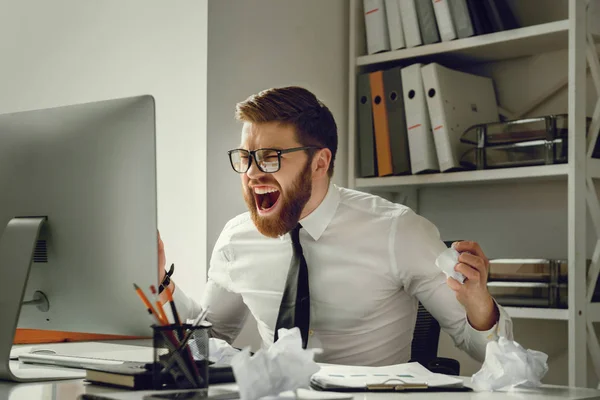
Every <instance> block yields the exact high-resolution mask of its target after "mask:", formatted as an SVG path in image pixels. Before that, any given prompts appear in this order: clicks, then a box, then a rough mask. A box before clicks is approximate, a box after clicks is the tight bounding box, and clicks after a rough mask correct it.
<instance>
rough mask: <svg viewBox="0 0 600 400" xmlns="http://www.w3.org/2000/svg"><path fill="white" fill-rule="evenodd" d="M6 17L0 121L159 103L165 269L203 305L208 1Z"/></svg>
mask: <svg viewBox="0 0 600 400" xmlns="http://www.w3.org/2000/svg"><path fill="white" fill-rule="evenodd" d="M0 9H1V10H2V12H0V54H1V60H2V62H0V113H6V112H14V111H22V110H31V109H38V108H47V107H55V106H60V105H67V104H74V103H83V102H88V101H96V100H105V99H110V98H115V97H127V96H133V95H139V94H152V95H154V96H155V98H156V106H157V111H156V119H157V153H158V154H157V164H158V220H159V229H160V230H161V233H162V235H163V238H164V239H165V241H166V246H167V248H166V250H167V260H168V261H169V262H175V263H176V264H177V265H178V266H180V267H179V268H178V271H177V282H178V284H180V286H181V287H182V288H184V289H185V290H186V291H187V292H188V293H190V294H192V295H193V296H194V297H196V298H198V297H199V295H200V293H201V292H199V291H197V289H198V288H200V289H201V288H202V285H203V283H204V281H205V266H204V264H203V262H201V261H200V262H198V260H204V259H205V258H206V228H205V227H206V225H205V223H204V222H205V218H206V175H205V173H206V168H205V155H206V125H205V120H206V111H205V110H206V37H207V28H206V27H207V24H206V16H207V1H206V0H181V1H178V2H177V5H176V6H174V5H173V4H171V3H169V2H164V1H160V0H129V1H126V2H123V1H120V0H104V1H101V2H89V1H78V0H54V1H51V2H49V1H39V0H22V1H9V0H0ZM115 229H118V227H117V226H115ZM191 266H194V267H193V268H192V267H191ZM148 268H149V269H151V270H153V271H155V270H156V269H155V267H154V266H151V265H149V266H148ZM192 288H193V289H194V290H192Z"/></svg>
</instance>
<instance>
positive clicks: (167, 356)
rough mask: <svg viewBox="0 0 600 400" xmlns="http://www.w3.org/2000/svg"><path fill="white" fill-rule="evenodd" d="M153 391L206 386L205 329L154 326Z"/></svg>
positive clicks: (206, 344) (203, 327) (206, 329)
mask: <svg viewBox="0 0 600 400" xmlns="http://www.w3.org/2000/svg"><path fill="white" fill-rule="evenodd" d="M152 329H153V347H154V364H153V368H152V370H153V373H152V382H153V386H154V389H192V388H207V387H208V328H207V327H206V326H192V325H189V324H184V325H165V326H157V325H153V326H152Z"/></svg>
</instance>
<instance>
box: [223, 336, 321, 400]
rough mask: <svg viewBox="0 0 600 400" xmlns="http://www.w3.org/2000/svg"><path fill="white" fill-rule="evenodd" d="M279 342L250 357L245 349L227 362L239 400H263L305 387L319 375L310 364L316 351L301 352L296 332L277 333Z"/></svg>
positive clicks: (312, 364) (315, 365) (313, 363)
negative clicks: (260, 399)
mask: <svg viewBox="0 0 600 400" xmlns="http://www.w3.org/2000/svg"><path fill="white" fill-rule="evenodd" d="M278 333H279V340H278V341H277V342H275V343H273V345H272V346H271V347H269V348H268V349H266V350H264V349H261V350H259V351H257V352H256V353H255V354H254V356H250V351H249V350H248V349H244V350H242V351H241V352H240V353H238V354H236V355H235V356H234V357H233V358H232V359H231V366H232V368H233V373H234V375H235V381H236V383H237V385H238V388H239V393H240V399H241V400H256V399H259V398H261V397H264V396H277V395H278V394H280V393H282V392H285V391H288V390H296V389H299V388H307V387H309V383H310V377H311V376H312V375H313V374H314V373H316V372H317V371H319V368H320V367H319V366H318V365H317V363H315V361H314V355H315V353H318V352H320V350H319V349H306V350H305V349H303V348H302V338H301V336H300V330H299V329H298V328H293V329H290V330H287V329H280V330H279V331H278Z"/></svg>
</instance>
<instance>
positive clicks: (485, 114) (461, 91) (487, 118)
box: [421, 63, 499, 172]
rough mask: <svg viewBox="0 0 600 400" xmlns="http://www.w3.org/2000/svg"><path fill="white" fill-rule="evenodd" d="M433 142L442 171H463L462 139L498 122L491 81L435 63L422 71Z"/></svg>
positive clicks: (463, 148) (463, 149) (463, 146)
mask: <svg viewBox="0 0 600 400" xmlns="http://www.w3.org/2000/svg"><path fill="white" fill-rule="evenodd" d="M421 75H422V77H423V84H424V85H425V93H426V96H427V107H428V109H429V118H430V119H431V126H432V128H433V139H434V142H435V148H436V152H437V156H438V162H439V164H440V170H441V171H442V172H444V171H448V170H453V169H460V157H461V156H462V155H463V153H464V152H465V151H466V146H465V145H463V144H461V142H460V137H461V135H462V134H463V132H464V131H465V130H466V129H467V128H469V127H470V126H472V125H475V124H482V123H488V122H498V120H499V119H498V105H497V103H496V95H495V93H494V86H493V83H492V80H491V79H490V78H486V77H482V76H478V75H473V74H468V73H465V72H460V71H456V70H453V69H450V68H446V67H444V66H442V65H440V64H437V63H431V64H428V65H425V66H424V67H422V68H421Z"/></svg>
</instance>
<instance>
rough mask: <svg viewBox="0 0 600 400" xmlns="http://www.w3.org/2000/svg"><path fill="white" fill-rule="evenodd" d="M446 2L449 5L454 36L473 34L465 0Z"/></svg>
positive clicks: (462, 36)
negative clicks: (454, 30) (454, 31)
mask: <svg viewBox="0 0 600 400" xmlns="http://www.w3.org/2000/svg"><path fill="white" fill-rule="evenodd" d="M448 4H449V5H450V15H451V16H452V22H454V28H455V29H456V36H458V38H459V39H463V38H466V37H469V36H473V35H475V30H474V29H473V23H472V22H471V16H470V15H469V7H468V6H467V0H448Z"/></svg>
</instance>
